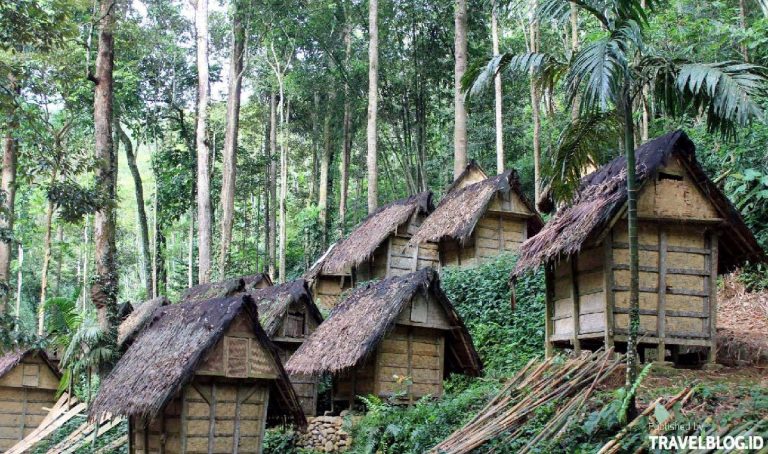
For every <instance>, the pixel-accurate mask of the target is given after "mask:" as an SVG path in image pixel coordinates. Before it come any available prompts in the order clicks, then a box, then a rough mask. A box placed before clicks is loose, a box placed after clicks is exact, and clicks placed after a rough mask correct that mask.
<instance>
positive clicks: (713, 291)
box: [705, 231, 719, 364]
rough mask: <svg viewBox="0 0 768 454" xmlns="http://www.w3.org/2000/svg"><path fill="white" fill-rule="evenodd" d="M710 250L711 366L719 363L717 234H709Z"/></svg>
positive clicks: (709, 360)
mask: <svg viewBox="0 0 768 454" xmlns="http://www.w3.org/2000/svg"><path fill="white" fill-rule="evenodd" d="M707 238H708V239H709V249H710V250H711V251H712V252H711V253H710V255H709V261H708V265H709V272H710V275H709V279H705V281H709V298H707V300H708V303H709V311H710V316H709V327H708V328H709V330H708V332H709V336H710V342H711V345H710V347H709V356H708V358H707V360H708V362H709V363H710V364H715V363H716V362H717V265H718V263H717V262H718V252H719V251H718V238H717V232H714V231H713V232H709V235H707Z"/></svg>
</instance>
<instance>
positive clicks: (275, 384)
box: [89, 294, 306, 454]
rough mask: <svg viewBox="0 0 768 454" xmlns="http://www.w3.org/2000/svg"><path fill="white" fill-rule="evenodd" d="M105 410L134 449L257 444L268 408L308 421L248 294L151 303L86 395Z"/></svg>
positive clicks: (99, 414)
mask: <svg viewBox="0 0 768 454" xmlns="http://www.w3.org/2000/svg"><path fill="white" fill-rule="evenodd" d="M110 416H124V417H126V418H128V424H129V447H130V449H129V452H131V453H147V452H165V453H169V454H170V453H182V452H184V453H207V452H240V453H245V452H252V453H257V452H261V446H262V442H263V437H264V426H265V423H266V421H267V418H268V416H269V417H270V418H279V419H282V420H284V421H285V420H290V421H293V422H295V423H297V424H299V425H304V424H305V422H306V420H305V418H304V414H303V413H302V411H301V406H300V404H299V400H298V398H297V397H296V394H295V393H294V391H293V387H292V386H291V384H290V381H289V379H288V375H287V374H286V372H285V370H284V369H283V365H282V362H281V361H280V356H279V354H278V350H277V348H276V347H275V346H274V344H273V343H272V342H271V341H270V340H269V338H268V337H267V334H266V333H265V332H264V330H263V329H262V327H261V325H260V324H259V317H258V310H257V306H256V303H255V301H254V300H253V298H252V297H250V296H248V295H247V294H243V295H236V296H231V297H225V298H216V299H212V300H203V301H195V302H189V303H183V304H173V305H170V306H163V307H160V308H158V309H157V310H156V311H155V313H154V314H153V316H152V322H151V324H150V325H149V326H148V327H147V328H146V329H144V331H142V332H141V334H139V336H138V337H137V338H136V340H135V341H134V343H133V344H132V345H131V346H130V348H128V351H127V352H126V353H125V355H123V357H122V359H121V360H120V361H119V362H118V363H117V365H116V366H115V368H114V369H113V370H112V372H111V373H110V374H109V375H108V376H107V378H106V379H105V380H104V381H103V383H102V385H101V388H100V390H99V394H98V395H97V396H96V398H95V399H94V401H93V402H92V404H91V408H90V414H89V417H90V419H91V420H97V419H99V418H105V417H110Z"/></svg>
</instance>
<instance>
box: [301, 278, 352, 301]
mask: <svg viewBox="0 0 768 454" xmlns="http://www.w3.org/2000/svg"><path fill="white" fill-rule="evenodd" d="M350 288H352V276H351V275H347V276H335V275H325V274H320V275H318V276H317V277H316V278H315V280H314V281H313V283H312V288H311V289H310V290H311V291H312V298H313V299H314V301H315V304H317V305H318V306H320V307H323V308H325V309H332V308H333V307H335V306H336V304H338V302H339V300H340V299H341V294H342V293H344V292H345V291H346V290H348V289H350Z"/></svg>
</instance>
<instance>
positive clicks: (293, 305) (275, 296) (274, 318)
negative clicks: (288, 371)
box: [250, 279, 323, 416]
mask: <svg viewBox="0 0 768 454" xmlns="http://www.w3.org/2000/svg"><path fill="white" fill-rule="evenodd" d="M250 296H251V297H253V299H254V300H255V301H256V304H257V305H258V308H259V319H260V321H261V326H263V327H264V331H265V332H266V333H267V336H269V338H270V339H271V340H272V342H273V343H274V344H275V346H276V347H277V351H278V353H279V355H280V359H281V360H282V361H283V363H285V362H286V361H288V358H290V357H291V355H293V353H294V352H295V351H296V349H298V348H299V347H300V346H301V344H303V343H304V341H305V340H306V339H307V338H308V337H309V336H310V335H311V334H312V333H314V332H315V330H316V329H317V327H318V325H320V323H322V322H323V316H322V314H321V313H320V310H318V308H317V306H315V303H314V301H312V295H311V294H310V293H309V289H308V288H307V283H306V281H304V280H303V279H297V280H295V281H293V282H289V283H286V284H280V285H276V286H274V287H267V288H264V289H261V290H257V291H254V292H252V293H250ZM290 378H291V383H292V384H293V389H294V390H295V391H296V395H297V396H298V398H299V402H301V408H302V409H303V410H304V414H305V415H307V416H315V414H316V413H317V377H313V376H311V375H309V376H307V375H291V376H290Z"/></svg>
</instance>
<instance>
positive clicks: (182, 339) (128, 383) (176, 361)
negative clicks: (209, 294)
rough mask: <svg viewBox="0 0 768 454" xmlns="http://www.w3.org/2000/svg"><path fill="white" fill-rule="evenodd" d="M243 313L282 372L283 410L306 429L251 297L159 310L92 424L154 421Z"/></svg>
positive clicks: (98, 402)
mask: <svg viewBox="0 0 768 454" xmlns="http://www.w3.org/2000/svg"><path fill="white" fill-rule="evenodd" d="M243 313H245V314H246V315H247V316H248V317H250V319H251V321H252V326H253V331H254V334H255V335H256V337H257V338H258V339H259V341H260V342H261V344H262V345H263V346H264V347H265V349H266V350H267V351H269V352H270V354H271V356H272V359H273V361H274V364H275V366H276V368H277V370H278V377H279V378H278V380H277V383H276V386H277V391H278V393H277V403H278V407H279V409H280V410H281V411H282V412H283V413H285V414H287V415H289V416H293V418H294V420H295V421H296V422H297V423H299V424H301V425H303V424H304V423H305V419H304V416H303V413H302V411H301V407H300V405H299V401H298V398H297V397H296V394H295V393H294V391H293V387H292V386H291V384H290V382H289V380H288V375H287V374H286V373H285V370H284V369H283V366H282V363H281V362H280V359H279V357H278V354H277V350H276V348H275V346H274V344H272V342H271V341H270V340H269V338H268V337H267V335H266V333H264V330H263V329H262V328H261V325H260V324H259V321H258V310H257V308H256V303H255V302H254V301H253V298H251V297H250V296H248V295H238V296H233V297H227V298H216V299H211V300H204V301H195V302H190V303H185V304H173V305H170V306H163V307H160V308H158V309H157V310H156V311H155V312H154V314H153V316H152V322H151V324H150V325H149V326H148V327H147V328H146V329H145V330H144V331H143V332H142V333H141V334H140V335H139V336H138V338H137V339H136V341H135V342H134V343H133V345H131V347H130V348H129V349H128V351H127V352H126V353H125V355H124V356H123V357H122V359H121V360H120V361H119V362H118V363H117V365H116V366H115V368H114V369H113V370H112V372H111V373H110V374H109V376H107V378H106V379H105V380H104V381H103V383H102V384H101V388H100V390H99V394H98V395H97V396H96V399H94V401H93V403H92V405H91V408H90V412H89V417H90V420H92V421H93V420H96V419H99V418H102V417H104V416H105V415H108V414H112V415H115V416H126V417H129V416H134V417H138V418H141V419H142V420H144V421H150V420H151V419H152V418H154V417H155V416H156V415H157V414H158V413H159V412H160V411H162V409H163V408H164V407H165V405H166V404H167V403H168V402H169V401H170V399H171V398H173V396H175V395H176V394H177V393H178V392H179V391H180V390H181V389H182V388H183V387H184V386H185V385H186V384H187V383H189V382H190V381H191V380H192V378H193V377H194V375H195V372H196V370H197V369H198V366H199V365H200V364H201V361H203V359H204V358H205V357H206V354H207V353H208V352H209V351H211V349H212V348H213V347H214V346H215V345H216V344H217V343H218V342H219V341H220V340H221V339H222V337H223V336H224V334H225V333H226V332H227V330H228V329H229V327H230V325H231V323H232V321H233V320H234V319H235V318H236V317H237V316H238V315H240V314H243Z"/></svg>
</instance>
